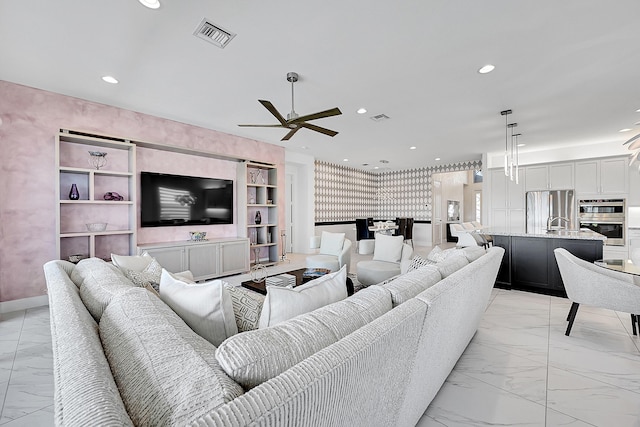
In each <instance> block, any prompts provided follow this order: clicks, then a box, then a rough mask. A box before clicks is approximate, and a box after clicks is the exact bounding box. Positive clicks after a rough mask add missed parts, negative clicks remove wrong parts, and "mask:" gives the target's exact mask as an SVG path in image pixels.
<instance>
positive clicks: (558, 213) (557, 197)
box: [526, 190, 578, 233]
mask: <svg viewBox="0 0 640 427" xmlns="http://www.w3.org/2000/svg"><path fill="white" fill-rule="evenodd" d="M550 218H556V220H555V221H553V224H552V226H553V228H565V229H567V230H577V229H578V222H577V220H576V205H575V200H574V196H573V190H554V191H527V228H526V230H527V233H536V232H544V231H546V230H547V226H548V224H549V222H548V221H549V219H550ZM560 218H563V219H560ZM564 218H566V220H565V219H564Z"/></svg>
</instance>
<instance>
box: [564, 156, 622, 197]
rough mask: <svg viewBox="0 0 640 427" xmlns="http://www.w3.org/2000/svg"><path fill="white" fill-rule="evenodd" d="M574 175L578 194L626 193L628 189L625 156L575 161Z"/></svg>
mask: <svg viewBox="0 0 640 427" xmlns="http://www.w3.org/2000/svg"><path fill="white" fill-rule="evenodd" d="M575 177H576V179H575V181H576V185H575V189H576V193H578V194H579V195H597V194H626V193H627V192H628V191H629V187H628V179H629V167H628V163H627V158H626V157H613V158H607V159H593V160H584V161H579V162H576V172H575Z"/></svg>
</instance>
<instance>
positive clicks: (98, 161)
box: [89, 151, 107, 170]
mask: <svg viewBox="0 0 640 427" xmlns="http://www.w3.org/2000/svg"><path fill="white" fill-rule="evenodd" d="M89 155H90V157H89V164H90V165H91V166H93V167H94V168H96V170H100V168H102V167H104V166H106V164H107V153H105V152H103V151H89Z"/></svg>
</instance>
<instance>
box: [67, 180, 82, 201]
mask: <svg viewBox="0 0 640 427" xmlns="http://www.w3.org/2000/svg"><path fill="white" fill-rule="evenodd" d="M79 199H80V193H79V192H78V187H77V186H76V185H75V184H71V190H70V191H69V200H79Z"/></svg>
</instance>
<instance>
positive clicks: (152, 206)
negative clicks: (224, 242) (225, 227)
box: [140, 172, 233, 227]
mask: <svg viewBox="0 0 640 427" xmlns="http://www.w3.org/2000/svg"><path fill="white" fill-rule="evenodd" d="M140 192H141V194H140V199H141V207H140V210H141V212H140V222H141V226H142V227H162V226H177V225H208V224H233V181H232V180H230V179H219V178H201V177H195V176H183V175H169V174H164V173H156V172H140Z"/></svg>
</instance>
